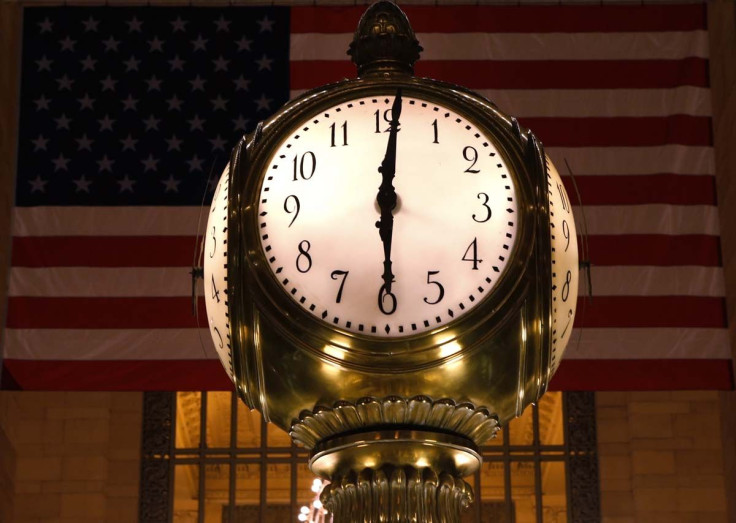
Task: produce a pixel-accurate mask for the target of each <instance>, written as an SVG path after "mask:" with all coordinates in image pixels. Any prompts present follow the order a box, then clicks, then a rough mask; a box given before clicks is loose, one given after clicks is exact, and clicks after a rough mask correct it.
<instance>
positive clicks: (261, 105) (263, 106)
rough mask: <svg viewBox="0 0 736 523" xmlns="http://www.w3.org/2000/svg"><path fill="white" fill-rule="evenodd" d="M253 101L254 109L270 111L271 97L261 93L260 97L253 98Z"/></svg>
mask: <svg viewBox="0 0 736 523" xmlns="http://www.w3.org/2000/svg"><path fill="white" fill-rule="evenodd" d="M253 102H254V103H255V104H256V106H257V107H256V111H270V110H271V102H273V99H271V98H266V95H265V94H262V95H261V97H260V98H259V99H258V100H253Z"/></svg>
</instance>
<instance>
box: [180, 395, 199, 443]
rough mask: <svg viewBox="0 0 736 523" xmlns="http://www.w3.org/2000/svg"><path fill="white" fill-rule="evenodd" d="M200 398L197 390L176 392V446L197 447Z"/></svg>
mask: <svg viewBox="0 0 736 523" xmlns="http://www.w3.org/2000/svg"><path fill="white" fill-rule="evenodd" d="M201 408H202V398H201V395H200V393H199V392H178V393H177V394H176V447H177V448H198V447H199V424H200V423H199V422H200V416H201Z"/></svg>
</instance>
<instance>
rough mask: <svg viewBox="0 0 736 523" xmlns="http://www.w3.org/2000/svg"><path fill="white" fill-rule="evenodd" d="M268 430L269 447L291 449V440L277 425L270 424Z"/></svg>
mask: <svg viewBox="0 0 736 523" xmlns="http://www.w3.org/2000/svg"><path fill="white" fill-rule="evenodd" d="M266 430H267V431H268V446H269V447H291V438H290V437H289V435H288V434H287V433H286V432H284V431H283V430H281V429H280V428H278V427H277V426H276V425H274V424H273V423H269V424H268V425H267V427H266Z"/></svg>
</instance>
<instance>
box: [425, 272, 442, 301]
mask: <svg viewBox="0 0 736 523" xmlns="http://www.w3.org/2000/svg"><path fill="white" fill-rule="evenodd" d="M439 273H440V271H427V284H429V285H436V286H437V298H436V299H435V300H434V301H429V300H428V299H427V298H426V297H425V298H424V303H426V304H427V305H436V304H438V303H439V302H441V301H442V298H444V297H445V288H444V287H443V286H442V284H441V283H440V282H438V281H436V280H432V279H431V278H432V276H434V275H436V274H439Z"/></svg>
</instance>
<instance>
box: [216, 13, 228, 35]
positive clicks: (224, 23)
mask: <svg viewBox="0 0 736 523" xmlns="http://www.w3.org/2000/svg"><path fill="white" fill-rule="evenodd" d="M214 24H215V25H216V26H217V31H229V30H230V27H229V25H230V21H229V20H225V17H224V16H222V15H220V19H219V20H215V21H214Z"/></svg>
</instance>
